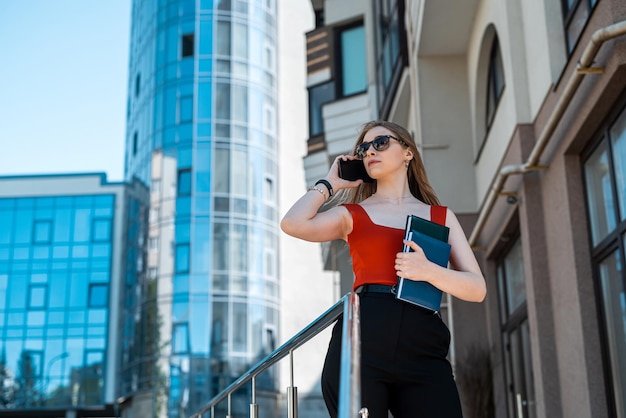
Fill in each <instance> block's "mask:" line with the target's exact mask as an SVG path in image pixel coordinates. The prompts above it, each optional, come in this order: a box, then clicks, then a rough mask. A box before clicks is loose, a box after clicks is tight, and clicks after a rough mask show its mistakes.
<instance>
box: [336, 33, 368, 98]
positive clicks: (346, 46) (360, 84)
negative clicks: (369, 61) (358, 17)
mask: <svg viewBox="0 0 626 418" xmlns="http://www.w3.org/2000/svg"><path fill="white" fill-rule="evenodd" d="M341 68H342V71H341V77H342V78H341V81H342V92H341V93H342V95H343V96H348V95H350V94H354V93H359V92H362V91H365V89H366V87H367V72H366V68H367V65H366V61H365V29H364V28H363V26H359V27H356V28H351V29H347V30H344V31H342V32H341Z"/></svg>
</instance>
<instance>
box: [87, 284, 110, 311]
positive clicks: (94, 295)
mask: <svg viewBox="0 0 626 418" xmlns="http://www.w3.org/2000/svg"><path fill="white" fill-rule="evenodd" d="M108 290H109V286H108V285H105V284H91V285H89V307H91V308H97V307H104V306H106V305H107V296H108V295H107V293H108Z"/></svg>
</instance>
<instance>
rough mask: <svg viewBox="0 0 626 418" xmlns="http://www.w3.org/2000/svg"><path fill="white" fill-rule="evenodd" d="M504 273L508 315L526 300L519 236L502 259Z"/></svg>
mask: <svg viewBox="0 0 626 418" xmlns="http://www.w3.org/2000/svg"><path fill="white" fill-rule="evenodd" d="M504 274H505V278H506V294H507V295H506V296H507V306H508V314H509V315H510V314H511V313H513V312H514V311H515V310H516V309H517V308H518V307H519V306H520V305H521V304H522V303H524V301H526V282H525V280H524V259H523V257H522V241H521V240H520V239H519V238H518V239H517V242H516V243H515V244H514V245H513V248H511V250H510V251H509V253H508V254H507V255H506V257H505V259H504Z"/></svg>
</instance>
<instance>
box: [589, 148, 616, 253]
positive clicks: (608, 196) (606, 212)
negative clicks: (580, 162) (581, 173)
mask: <svg viewBox="0 0 626 418" xmlns="http://www.w3.org/2000/svg"><path fill="white" fill-rule="evenodd" d="M584 170H585V181H586V186H587V206H588V208H589V218H590V221H591V236H592V241H593V245H597V244H598V243H599V242H600V241H602V239H604V237H606V236H607V235H608V233H609V232H611V231H612V230H613V229H614V228H615V225H616V219H615V218H616V214H615V212H614V208H615V204H614V202H613V193H612V191H611V176H610V173H609V162H608V155H607V150H606V142H605V141H602V142H601V143H600V145H599V146H598V148H597V149H596V150H595V151H594V152H593V154H592V155H591V157H589V159H588V160H587V161H585V166H584Z"/></svg>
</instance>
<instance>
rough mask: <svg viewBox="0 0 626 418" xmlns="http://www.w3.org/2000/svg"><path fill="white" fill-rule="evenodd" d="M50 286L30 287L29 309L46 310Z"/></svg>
mask: <svg viewBox="0 0 626 418" xmlns="http://www.w3.org/2000/svg"><path fill="white" fill-rule="evenodd" d="M47 295H48V286H46V285H30V286H29V291H28V308H29V309H44V308H46V306H47V304H48V303H47Z"/></svg>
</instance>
